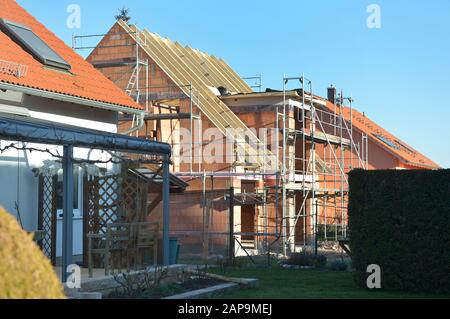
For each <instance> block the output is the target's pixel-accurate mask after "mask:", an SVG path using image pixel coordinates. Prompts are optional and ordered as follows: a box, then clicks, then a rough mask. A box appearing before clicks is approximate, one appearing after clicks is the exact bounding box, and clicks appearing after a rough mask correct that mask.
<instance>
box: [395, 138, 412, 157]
mask: <svg viewBox="0 0 450 319" xmlns="http://www.w3.org/2000/svg"><path fill="white" fill-rule="evenodd" d="M395 143H397V144H398V145H400V146H401V147H403V148H404V149H406V150H407V151H408V152H410V153H413V154H416V151H415V150H413V149H412V148H411V147H409V146H406V145H405V144H403V143H402V142H400V141H399V140H395Z"/></svg>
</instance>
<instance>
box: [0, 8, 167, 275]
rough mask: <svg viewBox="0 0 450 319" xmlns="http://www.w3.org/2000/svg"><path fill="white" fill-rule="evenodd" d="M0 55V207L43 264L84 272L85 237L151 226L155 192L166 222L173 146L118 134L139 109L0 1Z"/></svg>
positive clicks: (41, 28) (43, 29)
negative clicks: (123, 119)
mask: <svg viewBox="0 0 450 319" xmlns="http://www.w3.org/2000/svg"><path fill="white" fill-rule="evenodd" d="M0 48H1V50H0V182H1V184H0V187H1V189H0V205H1V206H3V207H4V208H5V209H6V210H8V211H9V212H10V213H12V214H14V216H15V217H16V218H17V219H18V221H19V222H20V223H21V225H22V227H23V228H24V229H25V230H27V231H29V232H40V233H41V236H42V238H40V240H39V244H40V246H41V248H42V249H43V251H44V253H45V254H46V255H47V257H49V258H50V259H51V260H52V262H53V263H54V264H55V265H62V267H63V269H66V268H65V267H67V266H68V265H69V264H71V263H72V262H78V263H83V264H84V265H86V262H87V261H86V254H87V249H88V248H87V236H88V235H89V234H99V233H101V232H104V231H105V229H106V227H107V224H108V223H113V222H120V221H125V220H127V218H128V219H133V221H136V220H137V221H139V220H144V219H145V216H138V215H139V214H144V215H145V212H146V209H147V205H149V200H148V199H147V194H148V187H149V186H148V185H149V184H151V185H153V189H156V193H158V194H161V195H158V196H160V197H161V199H160V200H159V202H163V203H167V205H164V206H165V209H164V211H165V215H166V216H168V210H169V206H168V200H169V191H170V181H169V178H166V177H169V175H166V174H168V172H169V163H170V156H171V148H170V146H169V145H168V144H165V143H158V142H154V141H149V140H142V139H138V138H136V137H130V136H129V134H130V133H132V132H133V131H136V129H137V128H139V127H138V126H137V127H136V128H131V129H130V130H128V132H123V133H124V134H118V118H119V115H120V116H122V115H124V114H130V115H132V116H135V117H136V118H143V117H144V115H145V113H144V110H143V107H141V106H140V105H139V104H137V103H135V102H134V101H133V99H132V98H130V97H129V96H127V95H126V94H125V93H124V92H123V91H122V90H121V89H119V88H118V87H117V86H116V85H114V83H113V82H111V81H110V80H108V79H107V78H106V77H105V76H104V75H103V74H101V73H100V72H99V71H97V70H96V69H95V68H94V67H92V65H90V64H89V63H88V62H86V61H85V60H84V59H83V58H82V57H81V56H79V55H78V54H77V53H76V52H75V51H73V50H72V49H71V48H70V47H68V46H67V45H66V44H65V43H64V42H63V41H62V40H60V39H59V38H58V37H57V36H56V35H55V34H53V33H52V32H51V31H49V30H48V29H47V28H46V27H45V26H44V25H43V24H41V23H40V22H39V21H37V20H36V19H35V18H34V17H33V16H32V15H31V14H29V13H28V12H27V11H26V10H25V9H24V8H22V7H21V6H19V5H18V4H17V3H16V2H15V1H13V0H0ZM137 159H139V160H140V161H141V162H143V160H146V162H147V163H151V165H153V167H156V170H157V171H156V172H155V171H151V170H148V171H149V172H150V173H152V175H151V178H150V179H149V178H148V176H147V177H146V176H145V174H139V173H138V172H136V171H135V170H134V169H135V168H136V164H131V163H135V162H134V161H137ZM133 165H134V166H133ZM137 168H139V166H137ZM144 173H145V172H144ZM147 175H148V174H147ZM163 177H164V178H163ZM166 181H167V182H166ZM139 201H144V202H143V203H142V205H141V204H140V203H138V202H139ZM139 205H141V206H139ZM120 214H122V215H120ZM132 214H135V215H133V216H131V215H132ZM124 216H125V217H124ZM161 226H163V225H161ZM161 228H163V233H164V236H165V237H164V239H167V240H166V241H164V254H165V255H164V262H166V261H167V260H166V259H167V258H168V253H167V250H166V249H167V247H166V244H168V237H167V235H168V232H167V230H168V227H161ZM72 234H73V236H71V235H72ZM62 275H63V279H65V276H66V275H67V274H66V273H65V271H63V272H62Z"/></svg>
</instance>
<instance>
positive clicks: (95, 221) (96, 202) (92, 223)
mask: <svg viewBox="0 0 450 319" xmlns="http://www.w3.org/2000/svg"><path fill="white" fill-rule="evenodd" d="M147 198H148V182H147V180H146V179H143V178H141V177H139V176H134V175H133V174H128V173H124V174H122V175H111V176H104V177H85V178H84V220H83V223H84V227H83V237H84V240H83V247H84V249H83V251H84V260H85V261H87V253H88V239H87V235H88V234H96V235H104V234H106V231H107V227H108V224H112V223H131V222H143V221H146V213H147Z"/></svg>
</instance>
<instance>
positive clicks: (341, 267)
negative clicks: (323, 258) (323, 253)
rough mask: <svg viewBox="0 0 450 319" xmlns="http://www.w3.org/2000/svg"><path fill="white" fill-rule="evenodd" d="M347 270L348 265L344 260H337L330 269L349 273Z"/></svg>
mask: <svg viewBox="0 0 450 319" xmlns="http://www.w3.org/2000/svg"><path fill="white" fill-rule="evenodd" d="M347 268H348V265H347V263H346V262H344V261H342V260H335V261H333V262H332V263H331V265H330V269H331V270H333V271H347Z"/></svg>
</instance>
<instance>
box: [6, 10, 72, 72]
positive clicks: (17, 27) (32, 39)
mask: <svg viewBox="0 0 450 319" xmlns="http://www.w3.org/2000/svg"><path fill="white" fill-rule="evenodd" d="M0 25H1V26H2V27H3V28H5V29H6V30H7V31H8V32H9V33H10V34H11V35H12V36H13V37H14V39H15V40H16V41H17V42H18V43H19V44H21V45H22V46H24V47H25V48H26V49H27V50H29V51H30V52H31V53H32V54H33V55H34V56H35V57H36V58H37V59H38V60H39V61H40V62H42V63H43V64H45V65H47V66H51V67H55V68H58V69H63V70H67V71H68V70H70V69H71V66H70V64H69V63H67V62H66V61H64V59H63V58H61V56H59V55H58V54H57V53H56V52H55V51H53V50H52V48H50V47H49V46H48V45H47V44H46V43H45V42H44V41H42V39H41V38H39V37H38V36H37V35H36V34H35V33H34V32H33V30H31V29H30V28H29V27H27V26H24V25H21V24H18V23H15V22H11V21H8V20H5V19H0Z"/></svg>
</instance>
